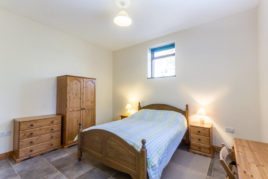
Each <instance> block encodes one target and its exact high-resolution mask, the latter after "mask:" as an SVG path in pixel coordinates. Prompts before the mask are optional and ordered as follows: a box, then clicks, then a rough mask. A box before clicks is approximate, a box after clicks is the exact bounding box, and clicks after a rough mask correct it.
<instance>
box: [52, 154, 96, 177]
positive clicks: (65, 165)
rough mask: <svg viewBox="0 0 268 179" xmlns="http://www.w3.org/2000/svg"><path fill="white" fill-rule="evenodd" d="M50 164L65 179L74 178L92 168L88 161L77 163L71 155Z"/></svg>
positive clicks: (75, 158) (74, 156)
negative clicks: (65, 178)
mask: <svg viewBox="0 0 268 179" xmlns="http://www.w3.org/2000/svg"><path fill="white" fill-rule="evenodd" d="M51 164H52V165H53V166H54V167H56V168H57V169H58V170H59V171H60V172H61V173H62V174H63V175H64V176H66V177H67V178H76V177H78V176H81V175H83V174H85V173H86V172H88V171H90V170H91V169H93V168H94V167H93V165H92V164H91V163H90V161H88V160H82V161H78V160H77V157H76V155H73V154H69V155H67V156H64V157H62V158H60V159H57V160H54V161H52V162H51Z"/></svg>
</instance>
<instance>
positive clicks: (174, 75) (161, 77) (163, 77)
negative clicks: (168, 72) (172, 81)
mask: <svg viewBox="0 0 268 179" xmlns="http://www.w3.org/2000/svg"><path fill="white" fill-rule="evenodd" d="M175 77H176V75H173V76H162V77H147V79H148V80H150V79H159V78H160V79H161V78H175Z"/></svg>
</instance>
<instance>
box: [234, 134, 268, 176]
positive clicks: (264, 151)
mask: <svg viewBox="0 0 268 179" xmlns="http://www.w3.org/2000/svg"><path fill="white" fill-rule="evenodd" d="M234 150H235V158H236V162H237V169H238V176H239V179H247V178H251V179H252V178H256V179H268V144H267V143H261V142H255V141H249V140H244V139H237V138H236V139H235V140H234Z"/></svg>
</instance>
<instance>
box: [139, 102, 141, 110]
mask: <svg viewBox="0 0 268 179" xmlns="http://www.w3.org/2000/svg"><path fill="white" fill-rule="evenodd" d="M139 110H141V102H139V104H138V111H139Z"/></svg>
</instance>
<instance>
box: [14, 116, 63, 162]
mask: <svg viewBox="0 0 268 179" xmlns="http://www.w3.org/2000/svg"><path fill="white" fill-rule="evenodd" d="M61 128H62V120H61V116H60V115H47V116H35V117H26V118H17V119H14V140H13V143H14V144H13V146H14V151H13V158H14V160H15V161H16V162H19V161H21V160H24V159H27V158H30V157H33V156H36V155H39V154H42V153H45V152H48V151H51V150H54V149H57V148H60V147H61Z"/></svg>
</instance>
